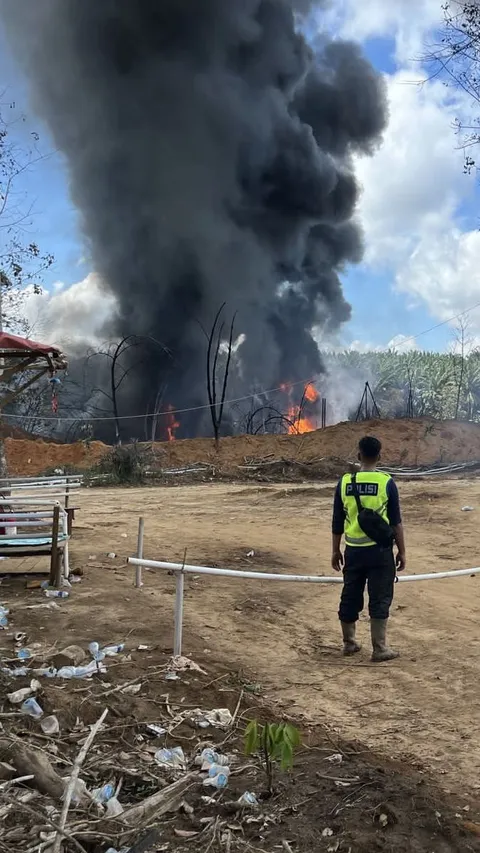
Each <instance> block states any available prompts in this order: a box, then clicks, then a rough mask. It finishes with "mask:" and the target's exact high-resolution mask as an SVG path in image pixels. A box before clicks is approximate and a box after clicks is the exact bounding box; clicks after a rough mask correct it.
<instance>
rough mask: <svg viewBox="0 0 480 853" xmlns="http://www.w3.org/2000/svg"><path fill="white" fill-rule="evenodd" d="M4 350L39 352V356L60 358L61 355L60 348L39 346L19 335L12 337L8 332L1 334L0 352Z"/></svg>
mask: <svg viewBox="0 0 480 853" xmlns="http://www.w3.org/2000/svg"><path fill="white" fill-rule="evenodd" d="M2 349H3V350H5V349H11V350H15V351H20V350H22V351H23V350H25V352H38V353H39V355H53V356H58V355H60V354H61V350H60V349H59V348H58V347H53V346H49V345H48V344H39V343H36V342H35V341H29V340H28V338H19V337H18V336H17V335H10V334H9V333H8V332H0V350H2Z"/></svg>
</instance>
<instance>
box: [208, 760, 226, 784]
mask: <svg viewBox="0 0 480 853" xmlns="http://www.w3.org/2000/svg"><path fill="white" fill-rule="evenodd" d="M229 776H230V767H224V766H223V765H220V764H212V765H211V766H210V768H209V770H208V776H207V778H206V779H204V780H203V784H204V786H205V787H206V788H207V787H211V788H226V787H227V785H228V777H229Z"/></svg>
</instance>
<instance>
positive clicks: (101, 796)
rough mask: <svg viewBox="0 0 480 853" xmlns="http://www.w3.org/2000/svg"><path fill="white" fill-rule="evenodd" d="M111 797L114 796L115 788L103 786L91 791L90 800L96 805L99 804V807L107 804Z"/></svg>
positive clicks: (109, 785)
mask: <svg viewBox="0 0 480 853" xmlns="http://www.w3.org/2000/svg"><path fill="white" fill-rule="evenodd" d="M113 796H115V788H114V786H113V785H111V784H108V785H103V786H102V787H101V788H95V789H94V790H93V791H92V799H93V800H95V802H96V803H100V805H105V803H108V801H109V800H111V799H112V797H113Z"/></svg>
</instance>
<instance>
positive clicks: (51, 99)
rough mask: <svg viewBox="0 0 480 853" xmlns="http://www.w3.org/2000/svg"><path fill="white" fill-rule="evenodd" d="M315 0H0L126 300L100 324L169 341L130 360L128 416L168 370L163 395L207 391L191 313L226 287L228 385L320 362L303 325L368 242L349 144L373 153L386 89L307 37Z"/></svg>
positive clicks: (209, 311) (336, 319)
mask: <svg viewBox="0 0 480 853" xmlns="http://www.w3.org/2000/svg"><path fill="white" fill-rule="evenodd" d="M315 5H318V4H315V3H312V2H308V0H34V2H33V0H0V8H1V9H2V13H3V20H4V22H5V24H6V26H7V31H8V33H9V36H10V39H11V42H12V44H13V45H14V47H15V48H16V52H17V55H18V57H19V59H20V60H21V61H22V62H23V64H24V65H25V66H26V68H27V71H28V73H29V77H30V81H31V87H32V92H33V97H34V105H35V106H36V108H37V109H38V110H39V112H40V113H41V114H42V115H43V116H44V117H45V119H46V121H47V122H48V125H49V127H50V129H51V131H52V134H53V137H54V140H55V143H56V145H57V146H58V147H59V149H60V150H61V151H62V152H63V153H64V154H65V156H66V159H67V163H68V168H69V174H70V181H71V193H72V197H73V200H74V202H75V204H76V205H77V206H78V208H79V210H80V212H81V215H82V218H83V229H84V232H85V235H86V237H87V238H88V240H89V243H90V246H91V251H92V257H93V261H94V264H95V269H96V270H97V271H98V272H99V273H100V274H101V276H102V277H103V279H104V281H105V286H106V287H108V288H110V289H111V290H113V291H114V293H115V294H116V296H117V298H118V302H119V312H120V313H119V318H118V319H117V320H115V327H114V328H112V329H111V330H110V334H111V336H114V335H115V336H120V337H121V336H124V335H128V334H131V333H136V334H138V335H152V336H153V337H154V338H155V339H157V340H160V341H162V342H163V343H164V344H165V345H166V346H167V347H168V349H169V350H170V351H171V356H164V355H162V354H161V352H160V351H159V350H158V349H156V348H155V347H153V348H152V350H151V359H150V361H149V362H148V363H147V364H144V365H143V367H142V369H141V370H137V371H136V372H135V371H132V373H131V375H130V377H129V384H127V383H126V384H125V386H124V388H123V391H124V392H125V391H128V399H125V397H124V398H123V399H122V409H123V412H124V413H126V412H129V413H131V412H137V413H140V412H145V411H146V410H147V408H148V405H149V403H150V401H151V399H152V396H153V397H154V396H155V394H156V392H157V390H158V387H159V385H160V384H162V383H165V382H166V381H168V402H169V403H171V404H172V405H174V406H178V407H182V408H183V407H185V406H195V405H201V404H203V403H205V401H206V393H205V367H204V364H205V350H206V341H205V337H204V334H203V332H202V330H201V327H200V326H201V325H202V326H203V327H204V328H206V329H207V330H208V329H209V328H210V327H211V323H212V320H213V317H214V316H215V313H216V311H217V309H218V307H219V306H220V304H221V303H222V302H226V303H227V309H228V311H229V312H230V313H233V312H234V311H237V312H238V316H237V324H236V330H237V333H244V334H245V336H246V337H245V341H244V343H243V344H242V345H241V347H240V349H239V350H238V357H239V360H240V369H239V370H237V371H236V374H235V380H234V387H233V388H232V387H231V388H230V393H234V394H239V393H248V392H249V391H250V390H251V389H252V388H256V389H258V388H270V387H275V386H277V385H278V384H279V383H280V382H296V381H298V380H301V379H303V378H306V377H309V376H312V375H314V374H316V373H318V372H320V371H321V361H320V357H319V352H318V347H317V344H316V342H315V339H314V338H313V336H312V329H315V328H320V329H323V330H324V331H326V332H329V331H333V330H335V329H336V328H338V326H339V325H340V324H341V323H342V322H344V321H345V320H347V319H348V317H349V314H350V308H349V306H348V304H347V303H346V302H345V299H344V297H343V294H342V289H341V285H340V282H339V277H338V276H339V272H341V270H342V268H343V266H344V265H345V263H347V262H355V261H358V260H359V259H360V257H361V251H362V241H361V234H360V231H359V228H358V226H357V224H356V223H355V222H354V221H353V218H352V217H353V216H354V212H355V203H356V200H357V194H358V190H357V186H356V183H355V178H354V175H353V172H352V164H351V155H352V154H353V153H355V152H366V153H368V152H370V151H371V149H372V145H373V144H374V143H375V142H376V141H377V140H378V138H379V135H380V134H381V132H382V130H383V128H384V126H385V121H386V102H385V96H384V90H383V85H382V82H381V80H380V78H379V77H378V75H377V74H376V73H375V72H374V71H373V69H372V68H371V66H370V65H369V63H368V62H367V61H366V60H365V59H364V58H363V56H362V55H361V52H360V49H359V47H358V46H356V45H355V44H352V43H346V42H340V41H331V40H329V39H327V38H325V37H322V38H321V39H318V44H317V46H316V48H314V49H312V48H310V47H309V46H308V45H307V42H306V40H305V38H304V37H303V36H302V35H301V33H300V31H299V25H300V24H301V21H300V19H299V18H298V15H302V14H305V13H307V12H308V9H309V8H310V7H311V6H315ZM300 394H301V389H300ZM138 424H139V430H140V429H141V430H143V422H142V421H138ZM183 425H184V428H185V429H186V431H187V432H190V433H192V432H195V430H196V429H197V428H198V424H197V422H196V420H195V418H191V419H190V420H188V421H187V420H185V419H184V421H183ZM130 432H131V430H130Z"/></svg>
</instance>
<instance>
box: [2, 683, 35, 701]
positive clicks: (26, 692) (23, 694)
mask: <svg viewBox="0 0 480 853" xmlns="http://www.w3.org/2000/svg"><path fill="white" fill-rule="evenodd" d="M34 692H35V690H32V688H31V686H30V687H22V689H21V690H15V691H14V693H8V694H7V699H8V701H9V702H10V704H11V705H21V704H22V702H24V701H25V699H28V697H29V696H31V695H32V693H34Z"/></svg>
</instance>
